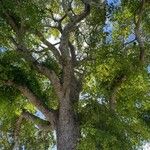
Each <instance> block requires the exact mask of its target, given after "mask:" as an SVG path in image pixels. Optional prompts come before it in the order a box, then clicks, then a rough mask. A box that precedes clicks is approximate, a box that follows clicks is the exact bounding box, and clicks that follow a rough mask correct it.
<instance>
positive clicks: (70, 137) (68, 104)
mask: <svg viewBox="0 0 150 150" xmlns="http://www.w3.org/2000/svg"><path fill="white" fill-rule="evenodd" d="M71 97H72V96H70V88H68V89H67V90H66V93H65V95H64V97H63V99H61V103H60V109H59V116H58V122H57V131H56V133H57V149H58V150H75V149H76V146H77V142H78V138H79V136H80V132H79V124H78V120H77V115H76V113H75V110H74V108H73V102H72V100H71V99H70V98H71Z"/></svg>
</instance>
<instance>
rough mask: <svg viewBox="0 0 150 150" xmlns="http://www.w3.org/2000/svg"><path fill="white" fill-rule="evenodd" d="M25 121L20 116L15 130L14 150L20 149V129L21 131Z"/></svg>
mask: <svg viewBox="0 0 150 150" xmlns="http://www.w3.org/2000/svg"><path fill="white" fill-rule="evenodd" d="M22 120H23V116H22V115H20V116H19V117H18V119H17V121H16V124H15V130H14V143H13V148H12V150H16V149H18V148H19V142H20V141H19V134H20V129H21V123H22Z"/></svg>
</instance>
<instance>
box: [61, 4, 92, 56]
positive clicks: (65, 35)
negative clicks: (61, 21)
mask: <svg viewBox="0 0 150 150" xmlns="http://www.w3.org/2000/svg"><path fill="white" fill-rule="evenodd" d="M84 5H85V8H84V11H83V12H82V13H81V14H79V15H76V16H74V17H73V18H72V21H71V22H69V23H68V24H67V25H66V26H65V27H64V29H63V31H62V36H61V42H60V46H59V49H60V51H61V53H62V55H63V57H65V58H70V57H69V56H70V54H69V50H68V42H69V34H70V32H72V31H73V30H74V28H75V26H76V24H77V23H79V22H80V21H81V20H83V19H84V18H85V17H86V16H87V15H88V14H89V13H90V5H89V4H84Z"/></svg>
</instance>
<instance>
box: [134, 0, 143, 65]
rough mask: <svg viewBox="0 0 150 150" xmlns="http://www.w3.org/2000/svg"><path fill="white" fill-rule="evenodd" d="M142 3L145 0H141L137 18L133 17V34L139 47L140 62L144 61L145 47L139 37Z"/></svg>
mask: <svg viewBox="0 0 150 150" xmlns="http://www.w3.org/2000/svg"><path fill="white" fill-rule="evenodd" d="M144 5H145V0H142V2H141V6H140V8H139V11H138V12H137V13H138V19H137V20H136V19H135V35H136V39H137V41H138V43H139V47H140V56H139V59H140V61H141V62H142V63H143V62H144V55H145V48H144V42H143V41H142V39H141V32H140V26H141V22H142V15H143V10H144ZM135 18H136V16H135Z"/></svg>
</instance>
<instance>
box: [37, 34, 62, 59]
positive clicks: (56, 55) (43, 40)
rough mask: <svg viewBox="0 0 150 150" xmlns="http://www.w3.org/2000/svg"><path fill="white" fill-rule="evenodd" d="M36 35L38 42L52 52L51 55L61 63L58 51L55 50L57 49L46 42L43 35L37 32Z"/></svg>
mask: <svg viewBox="0 0 150 150" xmlns="http://www.w3.org/2000/svg"><path fill="white" fill-rule="evenodd" d="M36 35H37V36H38V37H39V38H40V40H41V41H42V42H43V43H44V44H45V45H46V46H48V48H49V49H50V50H51V51H52V53H53V54H54V56H55V57H56V59H57V60H58V61H59V62H60V61H61V55H60V53H59V51H58V50H57V48H55V46H54V45H53V44H51V43H50V42H49V41H47V40H46V39H45V38H44V36H43V34H42V33H41V32H39V31H37V33H36Z"/></svg>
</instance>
